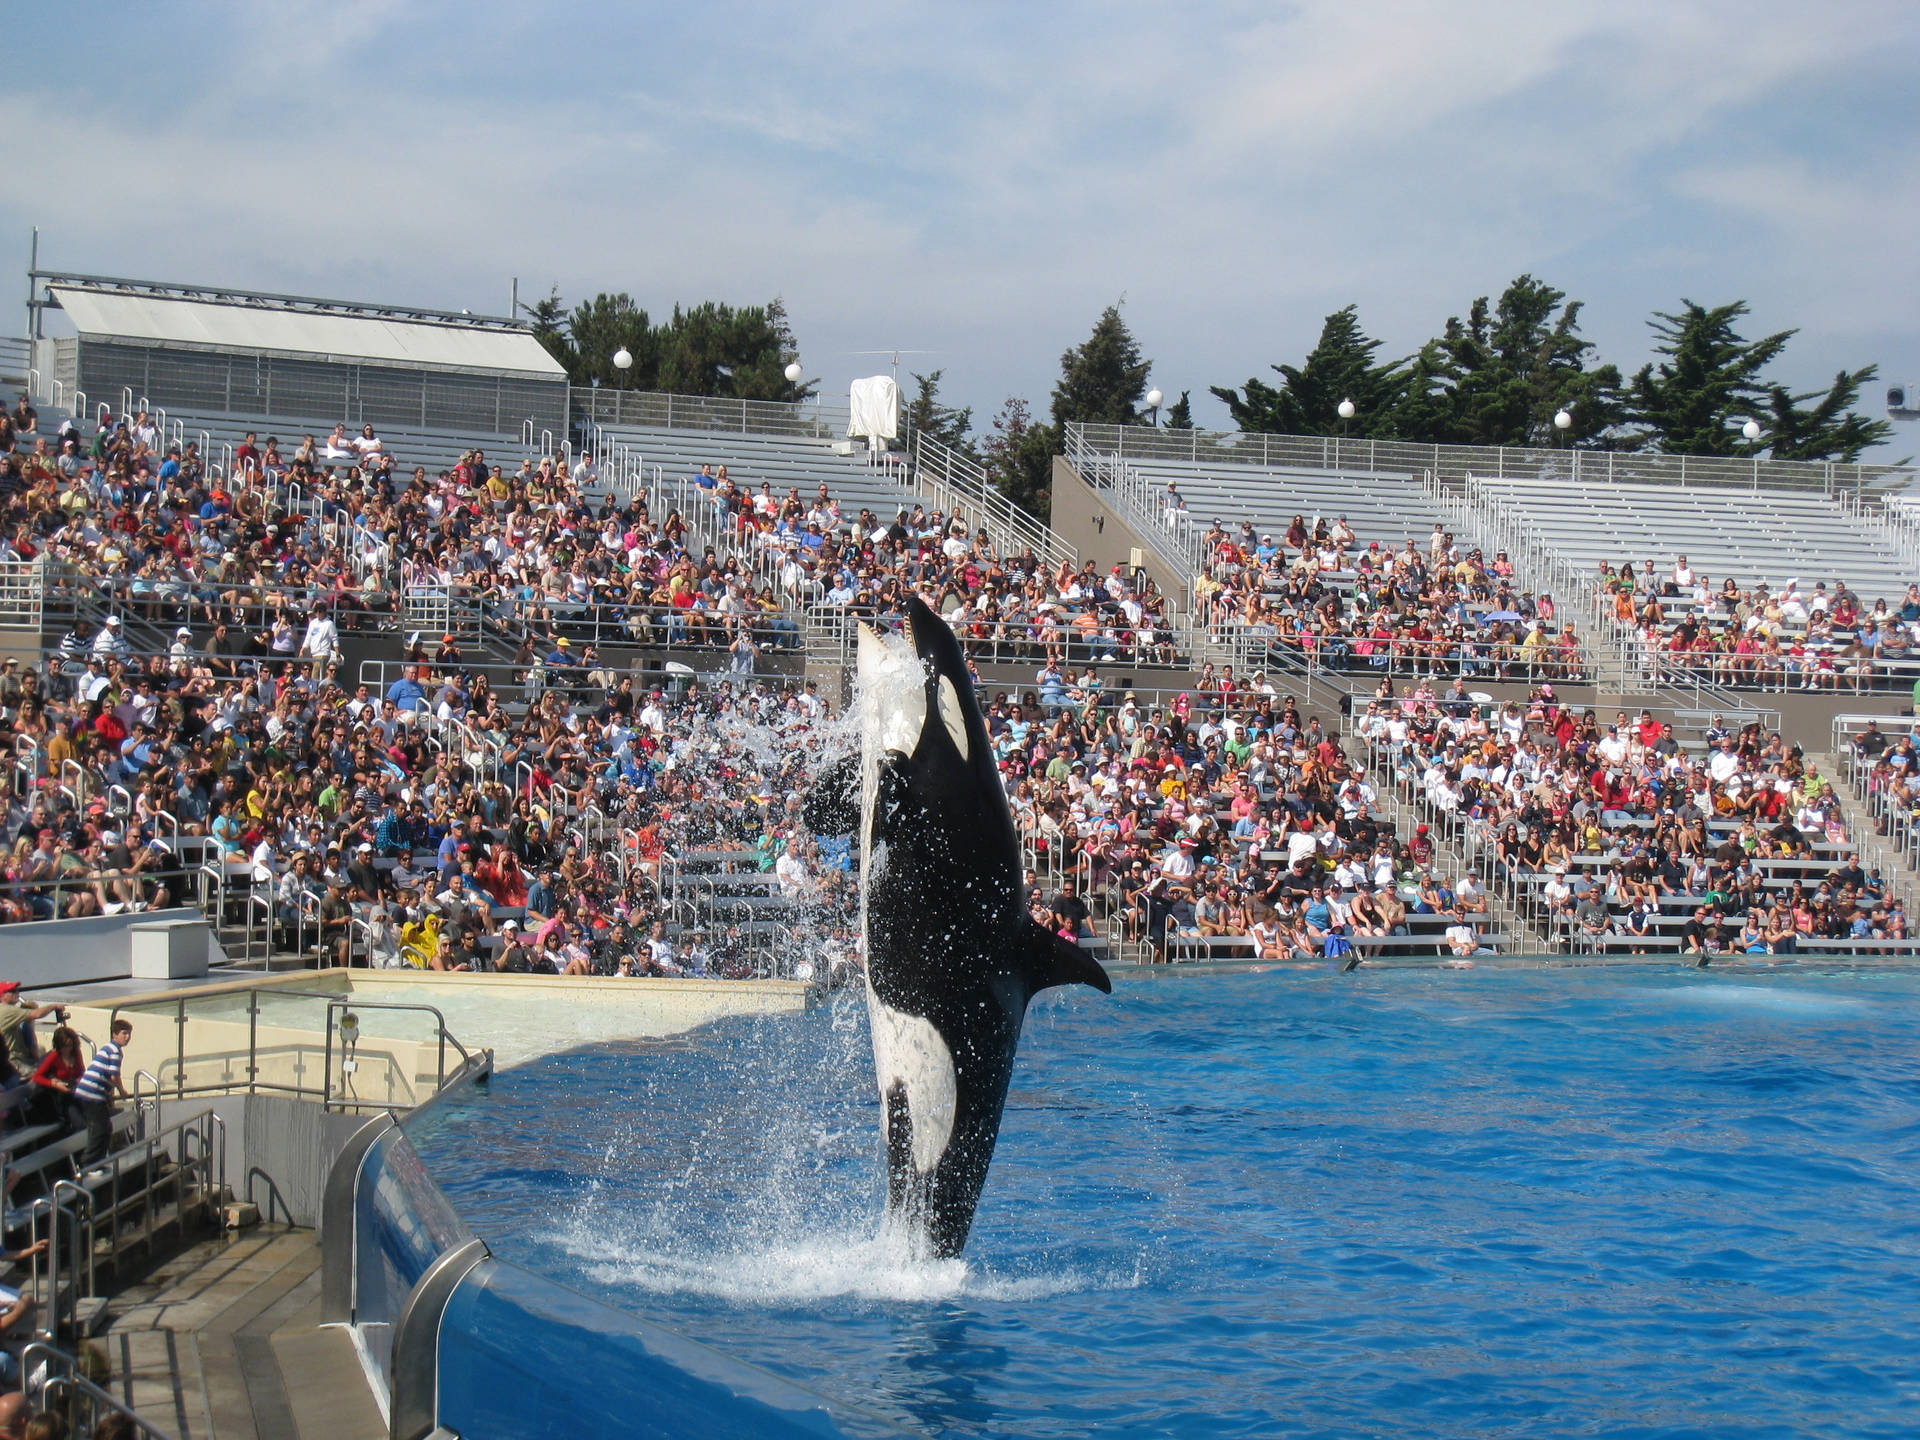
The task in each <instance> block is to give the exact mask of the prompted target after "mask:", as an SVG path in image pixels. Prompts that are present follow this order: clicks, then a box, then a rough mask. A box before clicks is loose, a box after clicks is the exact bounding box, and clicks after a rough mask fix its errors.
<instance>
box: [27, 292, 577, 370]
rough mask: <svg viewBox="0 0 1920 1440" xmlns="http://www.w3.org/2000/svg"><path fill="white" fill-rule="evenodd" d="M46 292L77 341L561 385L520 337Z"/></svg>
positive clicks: (548, 359) (534, 343) (152, 298)
mask: <svg viewBox="0 0 1920 1440" xmlns="http://www.w3.org/2000/svg"><path fill="white" fill-rule="evenodd" d="M48 289H49V291H50V292H51V293H52V294H53V295H54V296H55V297H56V298H58V300H59V301H60V308H61V309H62V310H65V311H66V312H67V317H68V318H69V319H70V320H72V321H73V328H74V329H76V330H78V331H79V332H80V333H81V335H83V336H92V337H96V338H99V339H102V340H107V339H128V340H134V341H158V342H160V343H162V344H171V345H193V346H203V347H218V348H220V349H223V350H260V351H271V352H273V353H276V354H291V355H318V356H326V357H327V358H329V359H334V360H370V361H373V362H375V363H378V364H383V365H427V366H439V367H444V368H448V369H460V370H490V371H505V372H510V373H512V374H516V375H534V376H539V377H541V378H543V379H544V378H549V377H551V378H553V379H560V378H562V377H564V376H565V375H566V373H567V372H566V370H565V368H564V367H562V366H561V364H560V363H559V362H558V361H557V360H555V359H554V358H553V357H552V356H551V355H549V354H548V353H547V351H546V347H545V346H543V345H541V343H540V342H539V341H538V340H536V339H534V338H533V336H532V335H530V334H528V333H527V332H526V331H524V330H483V329H478V328H469V327H467V326H463V325H435V324H433V323H432V322H430V321H424V320H387V319H382V318H381V317H380V316H377V315H332V314H325V313H320V312H314V311H303V310H272V309H261V308H259V307H257V306H252V305H227V304H221V303H217V302H214V301H209V300H185V299H171V298H168V297H165V296H159V295H122V294H111V293H107V292H103V291H99V290H84V289H77V288H73V287H70V286H65V285H53V286H49V287H48Z"/></svg>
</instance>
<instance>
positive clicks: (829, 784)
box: [800, 751, 860, 835]
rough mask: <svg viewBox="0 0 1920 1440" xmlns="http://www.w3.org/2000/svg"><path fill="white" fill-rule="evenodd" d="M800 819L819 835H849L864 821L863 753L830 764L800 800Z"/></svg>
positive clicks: (856, 752)
mask: <svg viewBox="0 0 1920 1440" xmlns="http://www.w3.org/2000/svg"><path fill="white" fill-rule="evenodd" d="M800 819H801V821H802V823H804V824H805V825H806V827H807V829H809V830H811V831H812V832H813V833H814V834H816V835H846V834H850V833H851V832H852V831H853V829H854V827H855V826H857V825H858V824H859V823H860V754H859V752H858V751H855V752H854V753H853V754H851V755H847V756H844V757H843V758H841V759H839V760H836V761H834V762H833V764H831V765H829V766H828V767H827V768H826V769H825V770H823V771H821V772H820V778H819V779H818V780H816V781H814V782H813V788H812V789H810V790H809V791H807V795H806V799H804V800H803V801H801V803H800Z"/></svg>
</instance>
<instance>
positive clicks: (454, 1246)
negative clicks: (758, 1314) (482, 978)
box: [321, 1069, 908, 1440]
mask: <svg viewBox="0 0 1920 1440" xmlns="http://www.w3.org/2000/svg"><path fill="white" fill-rule="evenodd" d="M482 1083H484V1080H483V1079H482V1078H481V1072H479V1071H478V1070H477V1069H476V1070H474V1071H473V1072H472V1073H468V1072H465V1071H463V1072H462V1074H461V1075H460V1076H458V1077H456V1078H455V1080H454V1082H453V1083H452V1084H450V1085H449V1086H448V1088H447V1089H446V1090H443V1091H442V1092H441V1094H440V1095H439V1096H436V1097H435V1099H434V1100H432V1101H429V1102H428V1103H427V1104H426V1105H424V1106H422V1107H420V1108H419V1109H416V1110H415V1111H414V1112H413V1113H412V1114H411V1115H409V1116H408V1117H407V1119H406V1121H404V1122H400V1123H396V1122H395V1121H394V1120H393V1119H392V1118H391V1117H390V1116H387V1115H380V1116H376V1117H375V1118H373V1119H372V1120H369V1121H367V1122H366V1124H365V1125H363V1126H362V1127H361V1128H360V1129H359V1130H357V1131H356V1132H355V1133H354V1135H353V1137H352V1138H351V1139H349V1140H348V1142H347V1143H346V1145H345V1147H344V1148H343V1149H342V1151H341V1153H340V1155H339V1157H338V1159H336V1161H335V1162H334V1165H333V1169H332V1171H331V1173H330V1175H329V1176H328V1180H327V1193H326V1197H325V1201H324V1205H323V1211H322V1217H321V1246H322V1254H323V1260H322V1304H323V1308H324V1310H325V1317H326V1319H327V1321H328V1322H330V1323H342V1324H347V1325H350V1326H351V1327H352V1328H353V1331H354V1335H355V1343H356V1347H357V1348H358V1350H359V1353H360V1357H361V1362H362V1365H363V1367H364V1369H365V1370H366V1374H367V1381H368V1385H369V1387H370V1388H371V1389H372V1390H373V1392H374V1395H375V1398H376V1399H377V1400H378V1401H379V1402H380V1404H381V1407H382V1409H383V1410H384V1411H385V1413H386V1414H387V1415H388V1417H389V1423H390V1433H391V1434H392V1435H394V1436H395V1437H396V1440H420V1437H425V1436H428V1435H431V1434H433V1433H434V1431H435V1428H436V1427H439V1428H440V1429H441V1430H443V1431H444V1432H447V1433H450V1434H453V1435H458V1436H469V1437H474V1436H504V1435H512V1436H516V1437H529V1440H540V1437H548V1436H551V1437H553V1440H576V1437H578V1436H579V1435H582V1434H609V1435H612V1434H620V1435H635V1436H658V1437H668V1436H703V1437H707V1436H717V1437H740V1440H750V1437H788V1436H795V1437H798V1436H813V1437H836V1436H899V1435H902V1434H905V1433H908V1432H904V1431H902V1430H901V1429H900V1428H899V1427H898V1426H896V1425H894V1424H892V1423H891V1422H889V1421H886V1420H883V1419H880V1418H879V1417H876V1416H869V1415H866V1414H863V1413H861V1412H860V1411H858V1410H855V1409H852V1408H850V1407H848V1406H845V1405H842V1404H840V1403H838V1402H834V1401H829V1400H827V1399H826V1398H825V1397H823V1396H820V1395H818V1394H815V1393H814V1392H812V1391H810V1390H807V1389H805V1388H803V1387H801V1386H798V1385H794V1384H792V1383H790V1382H788V1381H786V1380H782V1379H780V1378H778V1377H777V1376H775V1375H773V1374H771V1373H770V1372H767V1371H764V1370H761V1369H758V1368H756V1367H755V1366H752V1365H748V1364H746V1363H744V1362H742V1361H739V1360H735V1359H733V1358H731V1357H730V1356H727V1355H725V1354H723V1353H722V1352H720V1351H718V1350H715V1349H713V1348H712V1347H711V1346H708V1345H704V1344H702V1343H700V1342H698V1341H695V1340H691V1339H688V1338H687V1337H686V1336H684V1335H681V1334H679V1333H677V1332H675V1331H673V1330H670V1329H667V1328H666V1327H664V1326H660V1325H655V1324H652V1323H650V1322H648V1321H646V1320H643V1319H641V1318H639V1317H638V1316H635V1315H630V1314H628V1313H626V1312H625V1311H622V1310H616V1309H614V1308H612V1307H611V1306H608V1305H605V1304H602V1303H601V1302H600V1301H597V1300H593V1299H591V1298H589V1297H587V1296H585V1295H582V1294H580V1293H578V1292H577V1291H574V1290H571V1289H568V1288H567V1287H566V1286H563V1285H560V1284H558V1283H557V1282H555V1281H552V1280H549V1279H546V1278H545V1277H543V1276H540V1275H536V1274H534V1273H533V1272H531V1271H528V1270H525V1269H522V1268H521V1267H519V1266H516V1265H512V1264H509V1263H507V1262H506V1261H503V1260H500V1259H497V1258H495V1257H494V1256H493V1255H492V1254H491V1252H490V1251H489V1250H488V1248H487V1246H486V1243H485V1241H484V1240H483V1239H482V1238H480V1237H478V1236H476V1235H475V1234H474V1233H473V1231H472V1230H471V1229H470V1228H469V1227H468V1226H467V1225H466V1223H465V1222H464V1221H463V1220H462V1219H461V1218H460V1216H459V1215H458V1213H457V1212H456V1211H455V1210H454V1208H453V1205H452V1204H451V1202H450V1201H449V1200H448V1199H447V1197H446V1195H445V1194H444V1193H443V1192H442V1191H441V1189H440V1187H439V1186H438V1185H437V1184H436V1183H435V1182H434V1180H433V1178H432V1176H430V1175H429V1174H428V1173H427V1170H426V1167H425V1166H424V1164H423V1163H422V1162H421V1159H420V1155H419V1152H418V1151H416V1150H415V1148H414V1146H413V1144H412V1142H411V1140H410V1139H409V1138H408V1135H407V1127H408V1126H409V1125H411V1124H412V1123H414V1122H415V1121H416V1120H417V1119H418V1118H419V1117H421V1116H422V1115H423V1114H425V1113H428V1112H429V1111H430V1110H431V1108H432V1106H433V1105H434V1104H437V1103H439V1102H440V1101H441V1100H443V1099H445V1098H447V1097H448V1096H451V1095H456V1094H459V1093H460V1092H461V1091H463V1090H464V1089H465V1088H466V1087H467V1086H468V1085H470V1084H482Z"/></svg>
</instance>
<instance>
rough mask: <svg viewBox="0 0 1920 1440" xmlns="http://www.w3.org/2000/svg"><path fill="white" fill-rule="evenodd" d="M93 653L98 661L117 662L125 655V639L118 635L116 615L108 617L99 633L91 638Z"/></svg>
mask: <svg viewBox="0 0 1920 1440" xmlns="http://www.w3.org/2000/svg"><path fill="white" fill-rule="evenodd" d="M93 653H94V658H96V659H99V660H118V659H123V658H124V657H125V656H126V655H127V653H128V652H127V637H126V636H124V635H122V634H121V633H120V617H119V616H118V615H109V616H108V617H107V623H106V624H104V625H102V626H101V627H100V633H99V634H98V635H96V636H94V637H93Z"/></svg>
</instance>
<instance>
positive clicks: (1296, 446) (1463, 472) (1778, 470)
mask: <svg viewBox="0 0 1920 1440" xmlns="http://www.w3.org/2000/svg"><path fill="white" fill-rule="evenodd" d="M1066 428H1067V432H1068V438H1069V441H1071V439H1072V437H1073V436H1074V435H1075V434H1076V432H1077V434H1078V435H1079V437H1080V439H1081V440H1082V442H1083V443H1085V444H1086V445H1087V446H1088V447H1090V448H1092V449H1095V450H1098V451H1101V452H1104V453H1107V454H1112V455H1122V456H1124V455H1132V456H1134V457H1136V458H1139V459H1143V460H1170V461H1186V462H1190V463H1199V464H1205V465H1255V466H1263V467H1266V468H1269V469H1288V468H1292V469H1308V470H1346V471H1371V472H1374V473H1377V474H1402V475H1408V476H1417V475H1419V474H1420V472H1421V471H1423V470H1431V471H1433V472H1434V473H1435V474H1436V475H1438V476H1441V477H1442V478H1445V479H1448V480H1458V479H1462V478H1464V477H1465V476H1467V475H1469V474H1478V475H1497V476H1500V477H1503V478H1516V479H1518V478H1526V479H1543V480H1572V481H1576V482H1586V483H1589V484H1593V485H1595V486H1614V485H1624V484H1647V485H1710V486H1720V487H1725V486H1738V487H1741V488H1743V489H1753V490H1760V489H1769V488H1771V489H1781V490H1803V491H1804V490H1815V491H1819V492H1820V493H1822V494H1826V495H1833V494H1837V493H1840V492H1842V491H1848V490H1852V491H1859V492H1866V493H1872V492H1892V491H1898V490H1901V489H1904V488H1905V487H1906V486H1907V485H1909V484H1910V483H1911V482H1912V481H1913V479H1914V478H1915V473H1916V472H1915V470H1914V469H1913V467H1912V466H1905V465H1861V464H1848V463H1842V462H1840V461H1832V460H1769V459H1766V458H1764V457H1762V456H1759V455H1752V456H1740V457H1736V456H1717V455H1664V454H1657V453H1652V452H1647V451H1637V450H1632V451H1623V450H1582V449H1572V450H1555V449H1539V448H1529V447H1524V446H1505V445H1420V444H1414V443H1412V442H1409V441H1403V440H1369V439H1346V438H1343V437H1340V436H1334V435H1264V434H1256V433H1250V432H1244V431H1233V430H1161V429H1156V428H1153V427H1151V426H1146V425H1083V424H1081V423H1080V422H1078V421H1071V420H1070V421H1068V422H1067V427H1066Z"/></svg>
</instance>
